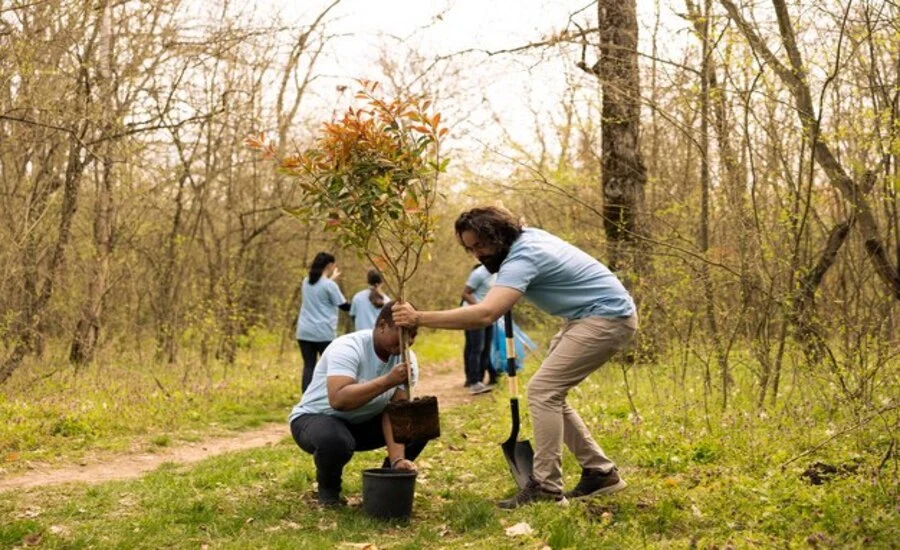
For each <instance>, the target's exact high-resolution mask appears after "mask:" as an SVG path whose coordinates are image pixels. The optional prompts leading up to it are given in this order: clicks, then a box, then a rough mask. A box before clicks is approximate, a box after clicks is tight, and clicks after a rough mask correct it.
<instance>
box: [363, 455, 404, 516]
mask: <svg viewBox="0 0 900 550" xmlns="http://www.w3.org/2000/svg"><path fill="white" fill-rule="evenodd" d="M362 476H363V483H362V500H363V502H362V505H363V511H364V512H365V513H366V514H368V515H370V516H372V517H374V518H379V519H409V516H410V515H412V505H413V496H415V494H416V472H410V471H408V470H394V469H392V468H372V469H369V470H363V474H362Z"/></svg>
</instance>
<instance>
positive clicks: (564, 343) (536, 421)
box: [393, 206, 638, 508]
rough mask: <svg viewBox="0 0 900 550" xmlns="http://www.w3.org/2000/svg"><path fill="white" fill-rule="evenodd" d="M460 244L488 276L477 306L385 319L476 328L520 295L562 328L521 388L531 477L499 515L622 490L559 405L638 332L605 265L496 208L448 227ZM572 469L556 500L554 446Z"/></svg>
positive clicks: (628, 303)
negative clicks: (530, 434) (530, 442)
mask: <svg viewBox="0 0 900 550" xmlns="http://www.w3.org/2000/svg"><path fill="white" fill-rule="evenodd" d="M454 229H455V231H456V236H457V238H458V239H459V242H460V244H461V245H462V246H463V247H464V248H465V249H466V251H467V252H469V253H470V254H472V255H473V256H475V257H476V258H477V259H478V261H479V262H481V264H482V265H483V266H484V267H486V268H487V270H488V271H490V272H491V273H496V274H497V280H496V281H495V282H494V286H493V287H492V288H491V290H490V291H489V292H488V293H487V295H486V296H485V297H484V299H483V300H482V301H481V302H479V303H477V304H475V305H471V306H468V307H461V308H456V309H451V310H447V311H416V309H415V308H413V307H412V306H411V305H410V304H409V303H403V304H396V305H394V306H393V308H394V321H395V322H396V323H397V324H398V325H400V326H404V327H431V328H441V329H464V330H468V329H473V328H478V327H485V326H487V325H489V324H491V323H493V322H494V321H495V320H497V319H499V318H500V316H501V315H503V314H504V313H505V312H507V311H509V310H510V308H512V307H513V305H514V304H515V303H516V302H518V301H519V299H520V298H522V297H523V296H524V297H525V298H527V299H528V300H529V301H531V302H532V303H534V305H536V306H537V307H538V308H540V309H542V310H544V311H546V312H547V313H550V314H551V315H555V316H558V317H561V318H562V319H563V325H562V328H561V329H560V331H559V332H558V333H556V335H555V336H554V337H553V339H552V340H551V341H550V346H549V349H548V353H547V356H546V358H545V359H544V361H543V362H542V363H541V366H540V367H539V368H538V370H537V372H535V374H534V376H532V377H531V380H530V381H529V383H528V409H529V411H530V413H531V421H532V425H533V427H534V442H535V449H534V471H533V473H532V477H531V481H530V482H529V483H528V485H527V486H526V487H525V488H523V489H522V490H521V491H519V493H518V494H516V495H515V496H514V497H512V498H510V499H507V500H503V501H500V503H499V505H500V507H501V508H516V507H518V506H521V505H523V504H528V503H531V502H535V501H542V500H543V501H548V500H549V501H561V500H563V499H564V497H572V498H579V497H586V496H590V495H600V494H606V493H612V492H614V491H618V490H620V489H622V488H624V487H625V482H624V481H623V480H622V479H621V478H620V477H619V474H618V469H617V467H616V464H615V463H614V462H613V461H612V460H610V459H609V457H607V456H606V454H604V453H603V450H602V449H601V448H600V446H599V445H597V443H596V442H595V441H594V438H593V437H591V433H590V432H589V431H588V429H587V427H586V426H585V424H584V422H583V421H582V420H581V417H579V416H578V413H577V412H575V409H573V408H572V407H571V406H569V405H568V404H567V403H566V396H567V395H568V393H569V391H570V390H571V389H572V388H574V387H576V386H577V385H578V384H580V383H581V382H582V381H584V379H585V378H587V377H588V376H589V375H590V374H591V373H593V372H594V371H596V370H597V369H599V368H600V367H601V366H602V365H603V364H604V363H606V362H607V361H608V360H609V359H610V358H611V357H612V356H613V355H614V354H615V353H616V352H617V351H619V350H621V349H623V348H624V347H626V346H627V345H628V344H629V343H630V342H631V340H632V339H633V338H634V334H635V332H636V331H637V326H638V325H637V313H636V308H635V305H634V302H633V301H632V299H631V296H630V295H629V294H628V291H627V290H626V289H625V287H624V286H623V285H622V283H621V282H620V281H619V279H618V278H617V277H616V276H615V275H614V274H613V273H612V272H611V271H610V270H609V268H607V267H606V266H605V265H603V264H601V263H600V262H598V261H597V260H596V259H594V258H593V257H591V256H590V255H589V254H587V253H585V252H584V251H582V250H581V249H579V248H577V247H575V246H572V245H571V244H569V243H567V242H566V241H564V240H562V239H560V238H558V237H556V236H554V235H551V234H550V233H547V232H546V231H542V230H540V229H536V228H532V227H523V225H522V223H521V222H520V221H519V220H518V219H517V218H516V217H515V216H513V215H512V214H511V213H510V212H509V211H507V210H504V209H501V208H497V207H491V206H488V207H482V208H473V209H472V210H469V211H466V212H463V213H462V214H461V215H460V216H459V218H457V220H456V224H455V227H454ZM563 443H565V445H566V446H567V447H568V448H569V450H570V451H572V454H573V455H575V458H576V459H577V460H578V462H579V464H580V465H581V468H582V470H581V479H580V480H579V482H578V484H577V485H576V486H575V488H574V489H573V490H571V491H569V492H568V493H565V495H564V494H563V477H562V446H563Z"/></svg>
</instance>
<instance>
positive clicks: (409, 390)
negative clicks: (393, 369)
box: [400, 327, 413, 401]
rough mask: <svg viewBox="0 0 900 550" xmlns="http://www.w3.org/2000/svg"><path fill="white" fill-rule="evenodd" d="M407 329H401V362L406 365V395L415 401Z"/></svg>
mask: <svg viewBox="0 0 900 550" xmlns="http://www.w3.org/2000/svg"><path fill="white" fill-rule="evenodd" d="M407 341H408V340H407V334H406V327H401V328H400V360H401V361H403V362H404V363H405V364H406V394H407V395H408V396H409V400H410V401H412V400H413V385H412V367H411V366H410V364H409V348H408V347H407V345H406V343H407Z"/></svg>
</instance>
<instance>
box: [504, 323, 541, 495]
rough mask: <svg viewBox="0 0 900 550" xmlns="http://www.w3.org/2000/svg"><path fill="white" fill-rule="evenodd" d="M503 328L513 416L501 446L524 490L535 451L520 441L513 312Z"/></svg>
mask: <svg viewBox="0 0 900 550" xmlns="http://www.w3.org/2000/svg"><path fill="white" fill-rule="evenodd" d="M503 326H504V328H505V329H506V370H507V374H508V375H509V410H510V413H511V414H512V432H510V434H509V439H507V440H506V441H504V442H503V443H501V444H500V447H501V448H502V449H503V456H505V457H506V463H507V464H509V471H510V472H511V473H512V475H513V478H514V479H515V480H516V484H517V485H518V486H519V488H520V489H524V488H525V486H526V485H528V482H529V481H530V480H531V472H532V470H533V469H534V451H533V450H532V449H531V443H529V442H528V441H518V438H519V384H518V381H517V380H516V344H515V336H514V335H513V322H512V310H509V311H507V312H506V314H505V315H504V316H503Z"/></svg>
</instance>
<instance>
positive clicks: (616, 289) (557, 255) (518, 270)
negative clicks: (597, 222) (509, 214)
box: [494, 227, 635, 319]
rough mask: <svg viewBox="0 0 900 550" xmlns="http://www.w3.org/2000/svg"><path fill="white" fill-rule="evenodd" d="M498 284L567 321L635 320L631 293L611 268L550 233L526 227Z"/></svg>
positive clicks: (498, 278) (511, 249)
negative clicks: (624, 318) (617, 318)
mask: <svg viewBox="0 0 900 550" xmlns="http://www.w3.org/2000/svg"><path fill="white" fill-rule="evenodd" d="M494 284H495V285H496V286H505V287H509V288H514V289H516V290H518V291H520V292H523V293H524V294H525V297H526V298H527V299H528V300H529V301H531V302H532V303H533V304H534V305H536V306H537V307H538V308H540V309H542V310H544V311H546V312H547V313H550V314H551V315H556V316H559V317H564V318H566V319H582V318H584V317H592V316H597V317H630V316H631V315H633V314H634V312H635V307H634V302H633V301H632V299H631V295H630V294H628V291H627V290H626V289H625V287H624V286H623V285H622V283H621V281H619V279H618V278H617V277H616V276H615V275H614V274H613V272H612V271H610V270H609V268H608V267H606V266H605V265H603V264H601V263H600V262H598V261H597V260H596V259H594V258H593V257H592V256H590V255H589V254H587V253H586V252H584V251H583V250H581V249H579V248H578V247H575V246H573V245H571V244H569V243H567V242H566V241H564V240H562V239H560V238H559V237H556V236H554V235H551V234H550V233H547V232H546V231H543V230H540V229H535V228H531V227H527V228H525V229H524V230H523V231H522V234H521V235H520V236H519V238H518V239H516V240H515V242H514V243H513V245H512V246H511V247H510V249H509V254H507V256H506V259H504V260H503V263H502V264H501V265H500V271H499V273H497V281H496V282H495V283H494Z"/></svg>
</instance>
